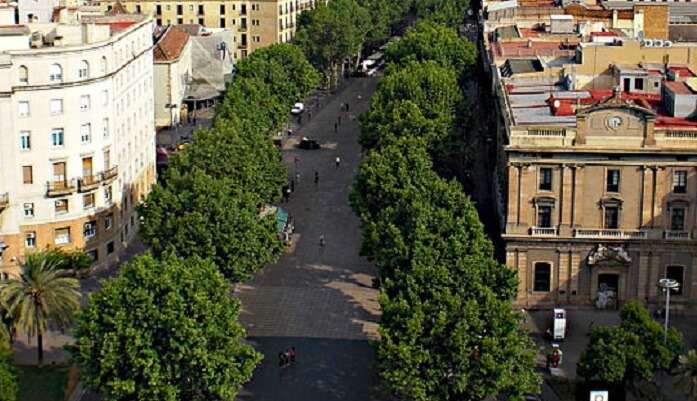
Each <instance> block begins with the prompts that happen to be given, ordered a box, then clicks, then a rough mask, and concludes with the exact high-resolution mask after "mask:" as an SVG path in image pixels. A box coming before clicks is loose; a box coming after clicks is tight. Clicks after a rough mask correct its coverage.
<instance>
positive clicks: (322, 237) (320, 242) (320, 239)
mask: <svg viewBox="0 0 697 401" xmlns="http://www.w3.org/2000/svg"><path fill="white" fill-rule="evenodd" d="M324 244H325V242H324V234H320V236H319V247H320V248H324Z"/></svg>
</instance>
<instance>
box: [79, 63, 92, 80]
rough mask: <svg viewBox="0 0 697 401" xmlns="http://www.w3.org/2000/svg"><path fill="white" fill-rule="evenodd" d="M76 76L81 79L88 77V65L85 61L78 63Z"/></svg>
mask: <svg viewBox="0 0 697 401" xmlns="http://www.w3.org/2000/svg"><path fill="white" fill-rule="evenodd" d="M77 76H78V77H79V78H82V79H85V78H89V77H90V64H89V63H88V62H87V61H85V60H82V61H80V68H79V69H78V70H77Z"/></svg>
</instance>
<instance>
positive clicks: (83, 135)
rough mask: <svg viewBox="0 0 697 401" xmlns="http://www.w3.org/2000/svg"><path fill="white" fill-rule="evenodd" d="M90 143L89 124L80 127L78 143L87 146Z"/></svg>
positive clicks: (90, 127) (90, 126) (90, 131)
mask: <svg viewBox="0 0 697 401" xmlns="http://www.w3.org/2000/svg"><path fill="white" fill-rule="evenodd" d="M91 142H92V125H90V124H89V123H87V124H82V125H81V126H80V143H82V144H83V145H87V144H89V143H91Z"/></svg>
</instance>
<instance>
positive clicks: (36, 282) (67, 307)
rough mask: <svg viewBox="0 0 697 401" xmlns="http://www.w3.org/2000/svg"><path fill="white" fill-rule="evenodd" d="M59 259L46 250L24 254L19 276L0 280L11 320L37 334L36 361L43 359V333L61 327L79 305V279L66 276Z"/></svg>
mask: <svg viewBox="0 0 697 401" xmlns="http://www.w3.org/2000/svg"><path fill="white" fill-rule="evenodd" d="M60 263H62V262H61V260H60V259H59V258H56V257H55V256H53V255H51V254H50V253H49V252H34V253H30V254H27V255H26V256H25V258H24V261H23V262H21V263H20V267H21V271H22V272H21V274H20V275H19V277H13V278H10V280H9V281H8V282H6V283H3V284H0V299H2V303H3V304H4V305H5V306H6V308H7V312H8V313H9V315H10V316H11V317H12V321H13V324H14V325H15V327H17V328H18V329H20V330H22V331H23V332H24V333H25V334H27V335H28V336H29V337H34V336H36V338H37V354H38V355H37V356H38V362H39V365H41V364H42V363H43V357H44V353H43V335H44V334H45V333H46V332H47V331H48V330H49V329H51V328H55V329H65V328H67V327H68V326H69V325H70V324H71V323H72V321H73V316H74V313H75V312H76V311H77V310H78V309H79V308H80V291H79V289H80V283H79V282H78V281H77V280H76V279H74V278H72V277H67V275H68V274H69V271H67V270H64V269H62V268H61V265H60Z"/></svg>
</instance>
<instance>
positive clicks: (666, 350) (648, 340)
mask: <svg viewBox="0 0 697 401" xmlns="http://www.w3.org/2000/svg"><path fill="white" fill-rule="evenodd" d="M620 318H621V319H622V323H621V324H620V325H619V326H617V327H596V328H595V329H593V331H592V332H591V338H590V343H589V344H588V347H587V348H586V350H585V351H584V352H583V354H582V355H581V359H580V361H579V363H578V374H579V375H580V376H581V377H583V378H584V379H586V380H593V381H600V382H605V383H610V384H622V385H631V384H635V383H637V382H639V381H643V380H646V381H648V380H653V378H654V376H655V374H656V373H657V372H658V371H659V370H667V369H668V368H669V367H670V365H671V364H672V363H673V361H675V359H676V358H677V357H678V355H679V354H680V352H681V351H682V347H683V346H682V336H681V334H680V332H678V331H677V330H675V329H670V330H669V332H668V337H667V341H666V339H664V334H663V328H662V327H661V324H660V323H658V322H656V321H654V320H653V319H652V318H651V315H650V314H649V312H648V310H647V309H646V307H645V306H644V305H643V304H641V303H640V302H639V301H630V302H628V303H627V304H626V305H625V306H623V307H622V310H621V311H620Z"/></svg>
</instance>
